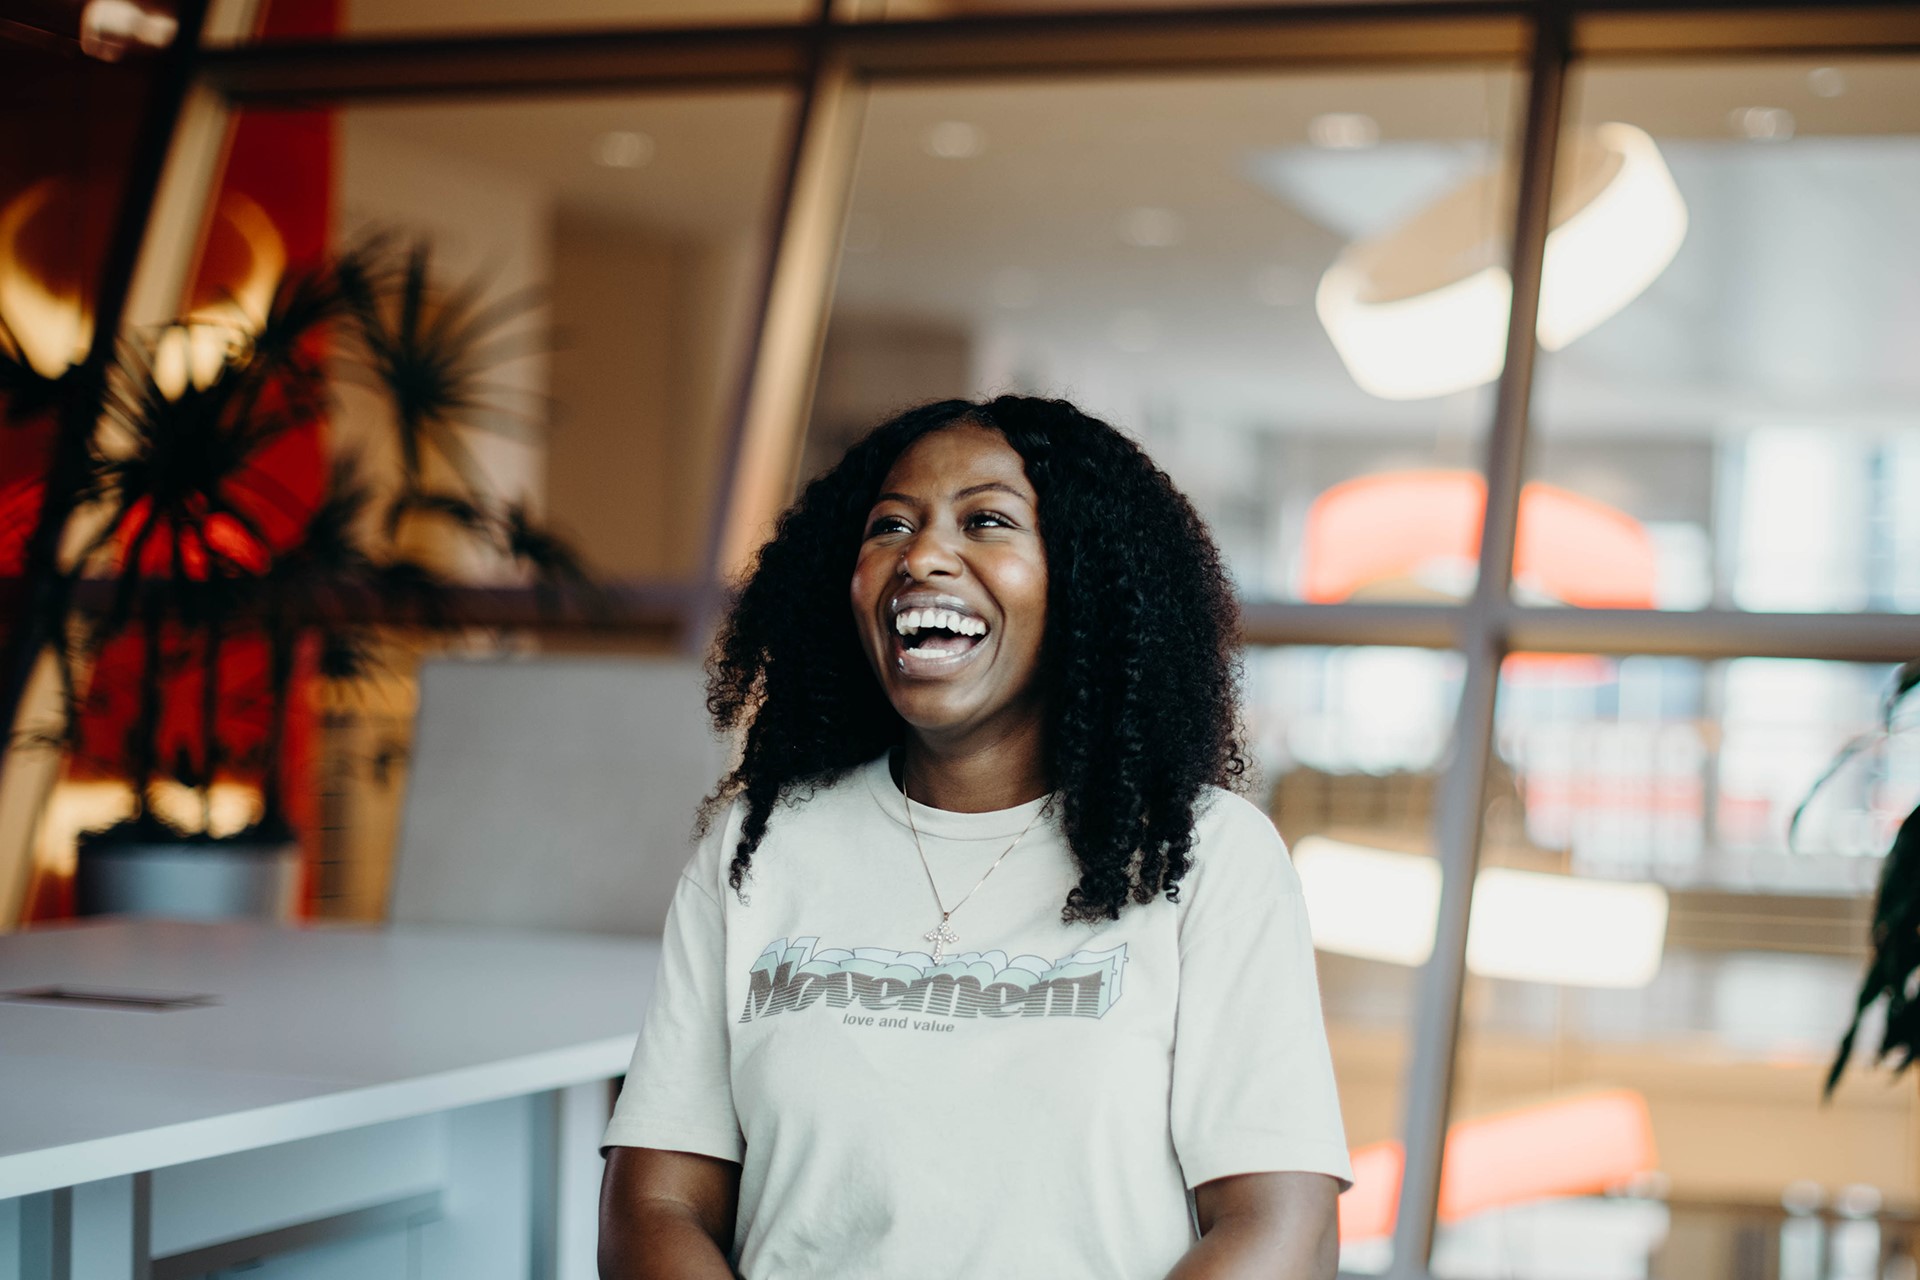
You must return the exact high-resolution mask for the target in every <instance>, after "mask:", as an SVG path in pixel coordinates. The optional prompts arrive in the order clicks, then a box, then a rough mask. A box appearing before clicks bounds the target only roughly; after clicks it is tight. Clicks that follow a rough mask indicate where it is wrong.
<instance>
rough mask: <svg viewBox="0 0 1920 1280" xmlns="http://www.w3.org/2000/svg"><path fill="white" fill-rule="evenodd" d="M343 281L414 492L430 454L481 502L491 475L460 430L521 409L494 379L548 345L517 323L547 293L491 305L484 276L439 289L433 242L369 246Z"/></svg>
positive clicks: (356, 333) (348, 265) (358, 342)
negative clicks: (512, 363)
mask: <svg viewBox="0 0 1920 1280" xmlns="http://www.w3.org/2000/svg"><path fill="white" fill-rule="evenodd" d="M340 280H341V287H342V290H343V293H344V296H345V298H346V302H347V310H348V313H349V314H350V316H351V317H352V329H353V338H354V344H355V348H356V351H355V354H356V355H357V358H358V361H359V362H360V363H361V364H362V365H363V372H362V380H363V381H366V382H368V383H369V384H370V385H372V386H373V387H374V389H376V390H378V391H379V392H381V393H382V394H383V395H384V396H385V397H386V399H387V400H388V403H389V405H390V407H391V408H392V411H393V421H394V427H395V430H396V432H397V434H398V437H399V445H400V457H401V465H402V468H403V471H404V479H405V483H406V485H407V487H408V488H409V489H416V488H419V487H420V486H421V485H422V483H423V482H424V479H425V469H424V459H425V456H426V454H427V453H428V452H429V451H432V452H434V453H437V454H439V455H440V457H442V458H443V459H445V461H446V462H447V463H448V465H450V466H451V467H452V468H453V470H454V472H455V474H456V475H458V476H459V478H460V481H461V483H462V484H463V485H464V486H465V487H466V489H467V491H468V494H469V495H470V496H473V497H476V498H477V497H478V495H480V494H482V493H484V492H485V490H486V483H485V473H484V472H483V471H482V469H481V468H480V466H479V463H478V461H477V460H476V459H475V458H474V457H473V454H472V452H471V450H469V449H468V448H467V446H466V443H465V441H464V440H462V439H461V437H460V428H461V427H462V426H463V425H467V426H471V425H476V421H475V420H476V419H485V418H497V417H502V416H513V415H514V414H515V413H516V411H515V410H514V409H513V407H512V406H510V405H507V404H504V403H502V401H501V395H502V394H503V392H507V391H508V390H509V389H507V388H503V387H501V386H500V385H499V384H497V383H493V382H491V381H489V380H488V377H487V375H488V374H489V373H490V372H491V371H492V370H493V369H495V368H497V367H498V366H499V365H500V364H502V363H504V362H505V361H507V360H510V359H517V358H519V357H521V356H524V355H530V354H533V353H534V352H535V351H537V350H540V349H541V344H540V343H539V341H538V339H537V337H536V335H534V334H533V333H531V332H529V331H527V330H515V328H514V326H515V325H517V324H519V323H520V322H521V321H523V320H525V319H526V318H527V317H529V316H530V315H531V314H532V313H533V312H534V311H535V310H536V309H537V308H538V307H539V306H540V305H541V302H542V298H543V291H542V290H540V289H537V288H528V289H521V290H516V291H514V292H511V293H507V294H505V295H503V296H500V297H496V298H492V299H488V297H487V294H488V292H489V287H490V282H489V281H488V280H487V278H486V277H485V276H481V275H476V276H474V277H471V278H469V279H467V280H464V281H462V282H461V283H459V284H457V285H455V286H453V287H452V288H450V289H441V288H439V287H437V286H436V285H435V283H434V278H433V264H432V252H431V250H430V249H429V248H428V246H427V244H426V242H424V241H415V242H413V243H412V244H409V245H406V246H404V247H397V242H396V241H395V240H394V239H393V238H391V237H375V238H373V239H371V240H369V241H367V242H364V243H363V245H362V246H361V247H360V248H359V250H358V251H357V253H356V254H355V255H354V256H352V257H350V259H349V260H348V261H347V262H345V263H343V264H342V268H341V271H340Z"/></svg>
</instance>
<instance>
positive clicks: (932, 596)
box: [851, 423, 1047, 746]
mask: <svg viewBox="0 0 1920 1280" xmlns="http://www.w3.org/2000/svg"><path fill="white" fill-rule="evenodd" d="M1038 508H1039V495H1037V494H1036V493H1035V492H1034V489H1033V485H1032V484H1031V483H1029V482H1028V480H1027V472H1026V465H1025V463H1024V462H1023V460H1022V459H1021V457H1020V455H1019V453H1017V452H1016V451H1015V450H1014V448H1013V446H1011V445H1009V444H1008V443H1007V441H1006V437H1004V436H1002V435H1001V434H1000V433H999V432H998V431H995V430H993V429H991V428H989V427H982V426H976V425H974V424H971V423H965V424H961V425H957V426H952V427H945V428H942V429H941V430H939V431H935V432H933V433H932V434H931V435H926V436H922V437H921V438H920V439H919V440H917V441H915V442H914V443H913V445H912V446H911V447H910V448H909V449H907V451H906V452H905V453H903V454H901V455H900V458H899V460H898V461H896V462H895V463H894V464H893V469H892V470H891V471H889V472H887V477H886V480H885V481H884V482H883V483H882V484H881V486H880V494H879V496H878V497H876V498H875V499H874V503H873V507H872V509H871V510H870V511H869V512H868V513H867V522H866V531H865V536H864V538H863V540H862V541H861V543H860V556H859V559H858V560H857V561H856V562H855V564H854V568H853V582H852V584H851V597H852V602H853V617H854V625H855V627H856V628H857V629H858V631H859V634H860V641H861V645H862V647H863V648H864V649H865V650H866V654H867V661H868V662H869V663H870V664H871V665H872V667H873V672H874V675H875V676H876V677H878V679H879V681H880V687H881V688H882V689H884V690H886V694H887V698H888V700H889V701H891V702H892V703H893V707H894V710H896V711H898V712H899V713H900V716H901V718H902V719H904V720H905V721H906V722H907V724H908V725H910V726H912V728H913V729H914V730H915V731H916V733H917V734H918V736H919V737H920V738H921V739H922V740H923V741H925V742H927V743H929V744H945V745H953V746H959V745H962V744H964V743H967V742H970V741H983V740H984V741H992V740H996V739H998V738H1001V737H1003V736H1005V735H1010V734H1012V733H1016V732H1020V731H1022V730H1028V729H1033V728H1036V727H1038V724H1039V721H1040V717H1041V715H1042V711H1043V707H1042V698H1041V694H1040V687H1039V678H1038V677H1039V667H1040V641H1041V638H1042V636H1044V635H1045V633H1046V624H1047V556H1046V548H1045V547H1044V545H1043V544H1042V543H1041V541H1040V524H1039V518H1038V517H1039V510H1038Z"/></svg>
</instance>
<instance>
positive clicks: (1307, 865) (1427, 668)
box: [1245, 647, 1465, 1273]
mask: <svg viewBox="0 0 1920 1280" xmlns="http://www.w3.org/2000/svg"><path fill="white" fill-rule="evenodd" d="M1245 661H1246V693H1247V696H1246V716H1247V736H1248V741H1249V744H1250V746H1251V748H1252V750H1253V753H1254V757H1255V762H1256V765H1257V767H1258V769H1259V776H1260V778H1261V779H1262V781H1263V783H1264V785H1265V787H1266V788H1270V795H1271V798H1270V800H1269V801H1268V811H1269V812H1270V813H1271V814H1272V815H1273V818H1274V821H1275V823H1276V825H1278V827H1279V828H1280V832H1281V834H1282V835H1283V836H1285V837H1286V839H1287V842H1288V844H1289V846H1290V847H1291V849H1292V852H1293V856H1294V863H1295V866H1296V867H1297V868H1299V869H1300V872H1301V878H1302V882H1303V886H1304V887H1305V889H1306V892H1307V895H1308V897H1307V902H1308V915H1309V917H1310V918H1311V919H1312V921H1313V925H1314V933H1315V942H1316V946H1317V948H1318V955H1317V964H1318V967H1319V973H1320V991H1321V999H1322V1001H1323V1004H1324V1008H1325V1012H1326V1017H1327V1031H1328V1036H1329V1039H1330V1041H1331V1043H1332V1046H1333V1055H1334V1068H1335V1072H1336V1074H1337V1076H1338V1079H1339V1081H1340V1106H1341V1110H1342V1116H1343V1118H1344V1119H1345V1121H1346V1126H1347V1141H1348V1143H1349V1144H1350V1145H1351V1146H1352V1147H1353V1149H1354V1152H1355V1169H1356V1174H1357V1176H1358V1177H1359V1185H1358V1186H1356V1188H1355V1190H1353V1191H1349V1192H1348V1193H1347V1194H1346V1195H1345V1196H1342V1197H1341V1210H1340V1212H1341V1244H1340V1266H1341V1270H1342V1271H1343V1272H1348V1273H1354V1272H1365V1273H1373V1272H1378V1271H1381V1270H1384V1269H1385V1268H1386V1266H1387V1264H1388V1262H1389V1261H1390V1260H1391V1248H1390V1238H1391V1235H1392V1218H1393V1206H1394V1203H1395V1202H1394V1192H1395V1190H1396V1189H1397V1187H1398V1179H1399V1172H1398V1165H1397V1163H1395V1162H1396V1161H1397V1160H1398V1155H1397V1153H1398V1151H1399V1141H1400V1097H1401V1088H1402V1085H1403V1084H1404V1080H1403V1073H1404V1071H1405V1066H1406V1051H1407V1034H1406V1028H1407V1025H1408V1020H1409V1019H1410V1017H1411V1016H1412V1010H1413V977H1414V969H1413V968H1412V967H1411V964H1412V959H1411V958H1410V957H1407V956H1405V955H1401V954H1399V953H1396V952H1395V951H1394V950H1393V944H1398V945H1400V946H1401V947H1402V948H1404V946H1405V945H1406V939H1405V938H1395V939H1393V940H1392V943H1391V944H1389V945H1384V946H1376V947H1371V948H1369V947H1368V946H1365V945H1346V944H1349V943H1351V942H1352V939H1353V937H1354V936H1355V935H1356V934H1360V935H1361V936H1364V937H1366V938H1371V939H1374V940H1375V941H1379V940H1380V937H1381V934H1382V930H1381V928H1380V919H1381V917H1382V916H1390V917H1392V918H1393V919H1397V920H1400V921H1402V922H1403V923H1404V924H1405V925H1406V930H1405V931H1406V932H1408V933H1410V934H1417V932H1418V930H1419V929H1420V928H1421V927H1424V928H1425V929H1426V936H1427V945H1428V946H1429V947H1430V946H1431V938H1432V929H1433V923H1432V906H1431V904H1430V902H1429V903H1425V905H1424V906H1423V901H1424V900H1423V899H1421V897H1420V892H1421V890H1420V888H1419V887H1418V886H1416V887H1414V888H1413V890H1412V892H1410V893H1395V892H1393V891H1392V889H1390V888H1387V887H1384V886H1383V884H1382V883H1381V882H1380V881H1378V880H1377V879H1376V880H1373V881H1372V882H1368V883H1356V882H1355V881H1354V879H1353V877H1351V876H1348V877H1345V878H1344V879H1343V877H1342V875H1341V873H1342V872H1344V871H1346V870H1348V869H1349V867H1348V866H1347V865H1343V863H1342V862H1341V860H1340V858H1339V857H1338V856H1337V855H1336V856H1333V857H1329V856H1328V851H1329V850H1336V851H1337V850H1340V849H1348V848H1361V849H1367V850H1375V851H1380V852H1379V853H1378V856H1379V857H1382V858H1387V859H1404V860H1405V861H1406V862H1408V863H1411V864H1413V875H1414V876H1416V877H1417V876H1418V875H1419V872H1420V869H1421V868H1422V867H1427V868H1431V867H1433V866H1434V865H1435V864H1434V863H1433V860H1432V859H1431V858H1429V857H1427V856H1425V853H1424V851H1425V850H1426V849H1427V847H1428V842H1429V831H1430V829H1431V825H1432V821H1433V783H1434V776H1435V771H1436V770H1437V769H1438V767H1439V763H1440V759H1441V756H1442V754H1443V752H1444V751H1445V749H1446V744H1447V737H1448V734H1449V732H1450V730H1451V727H1452V720H1453V714H1454V708H1455V705H1456V704H1457V702H1458V700H1459V691H1460V682H1461V678H1462V674H1463V672H1464V669H1465V664H1464V663H1463V662H1462V660H1461V658H1460V655H1458V654H1455V653H1436V652H1433V651H1430V650H1424V649H1390V648H1337V649H1325V648H1309V647H1297V648H1284V649H1249V650H1248V651H1247V653H1246V655H1245ZM1316 864H1317V866H1318V868H1319V870H1320V871H1330V872H1332V873H1333V874H1332V875H1331V876H1330V877H1326V878H1323V877H1321V876H1320V875H1319V872H1318V871H1316V869H1315V868H1316ZM1436 884H1437V882H1436ZM1328 890H1331V896H1329V895H1328V893H1327V891H1328ZM1359 899H1364V900H1365V903H1364V905H1363V904H1362V903H1361V902H1360V901H1359ZM1423 912H1424V914H1423ZM1329 927H1330V928H1332V930H1333V932H1334V934H1336V935H1341V934H1342V932H1343V931H1344V936H1335V937H1331V938H1323V937H1322V930H1323V928H1329ZM1396 959H1398V960H1399V961H1400V962H1397V963H1396V962H1395V961H1396Z"/></svg>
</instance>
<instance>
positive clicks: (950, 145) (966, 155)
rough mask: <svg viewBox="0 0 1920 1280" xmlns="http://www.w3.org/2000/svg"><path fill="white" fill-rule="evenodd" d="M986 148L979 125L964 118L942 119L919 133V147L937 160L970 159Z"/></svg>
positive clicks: (985, 138)
mask: <svg viewBox="0 0 1920 1280" xmlns="http://www.w3.org/2000/svg"><path fill="white" fill-rule="evenodd" d="M986 148H987V135H986V134H984V133H982V132H981V131H980V126H978V125H973V124H968V123H967V122H966V121H964V120H943V121H941V122H940V123H939V124H936V125H929V126H928V128H927V131H926V132H925V133H923V134H921V135H920V149H921V150H922V151H924V152H926V153H927V154H928V155H930V156H933V157H934V158H936V159H939V160H971V159H973V158H974V157H975V156H977V155H979V154H980V153H981V152H982V151H984V150H986Z"/></svg>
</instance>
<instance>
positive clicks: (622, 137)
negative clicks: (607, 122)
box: [593, 129, 658, 169]
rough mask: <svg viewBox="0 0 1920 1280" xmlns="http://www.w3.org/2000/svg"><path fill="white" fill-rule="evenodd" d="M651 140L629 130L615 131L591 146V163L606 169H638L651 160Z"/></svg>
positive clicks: (652, 142) (655, 148) (601, 136)
mask: <svg viewBox="0 0 1920 1280" xmlns="http://www.w3.org/2000/svg"><path fill="white" fill-rule="evenodd" d="M657 149H658V148H657V147H656V146H655V144H654V141H653V138H652V137H650V136H649V135H647V134H644V133H636V132H634V131H633V130H631V129H615V130H612V131H611V132H608V133H603V134H601V135H600V139H599V141H597V142H595V143H594V144H593V162H594V163H595V164H597V165H600V166H601V167H603V168H607V169H638V168H640V167H641V166H642V165H644V164H646V163H647V162H648V161H650V160H652V159H653V153H654V152H655V151H656V150H657Z"/></svg>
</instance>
